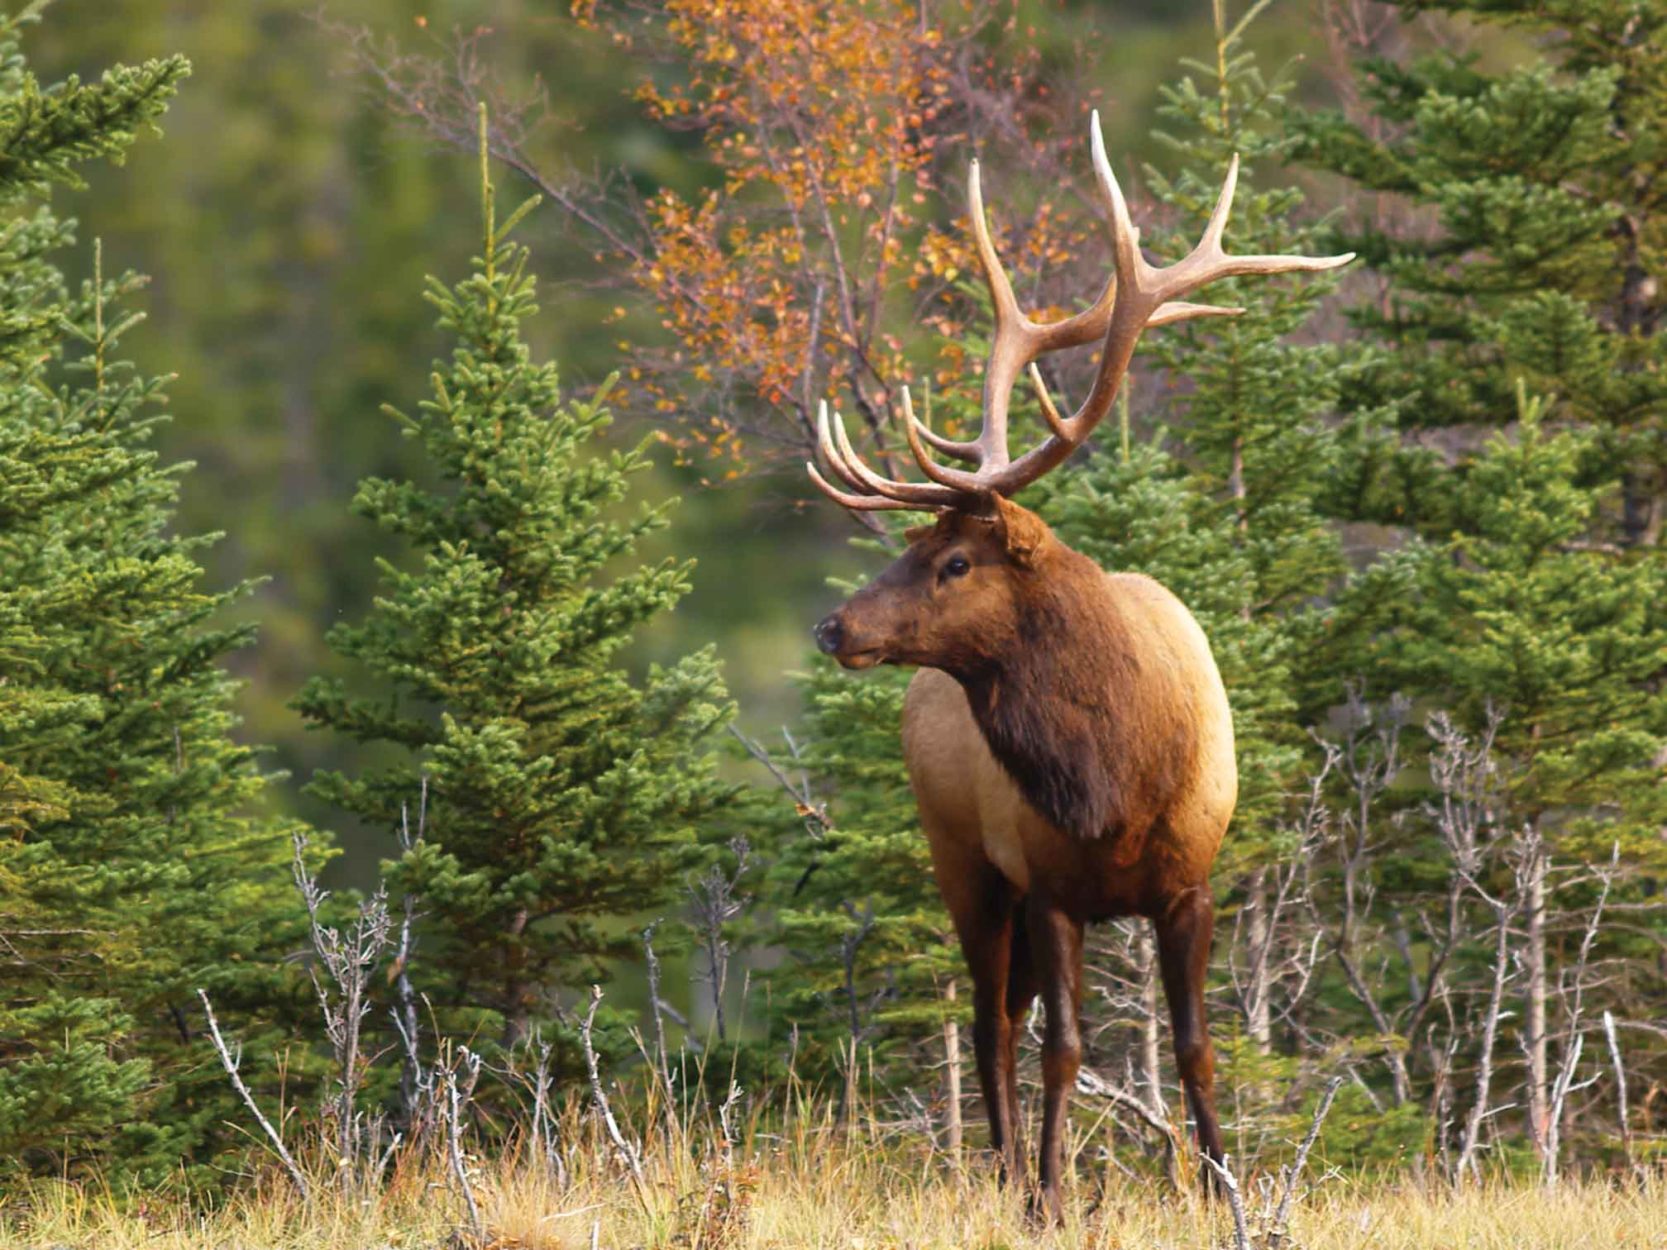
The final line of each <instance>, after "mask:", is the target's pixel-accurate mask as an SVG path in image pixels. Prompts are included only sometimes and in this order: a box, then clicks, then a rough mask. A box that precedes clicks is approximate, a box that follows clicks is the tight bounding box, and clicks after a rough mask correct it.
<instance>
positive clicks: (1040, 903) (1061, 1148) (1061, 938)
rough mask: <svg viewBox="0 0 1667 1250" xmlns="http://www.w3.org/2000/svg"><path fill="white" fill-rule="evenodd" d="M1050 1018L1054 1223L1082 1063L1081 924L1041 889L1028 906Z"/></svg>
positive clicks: (1048, 1170)
mask: <svg viewBox="0 0 1667 1250" xmlns="http://www.w3.org/2000/svg"><path fill="white" fill-rule="evenodd" d="M1025 927H1026V930H1027V936H1028V938H1029V942H1030V951H1031V957H1032V958H1033V959H1034V961H1035V964H1036V970H1037V973H1038V980H1039V982H1040V986H1041V993H1042V1005H1043V1007H1044V1009H1045V1010H1046V1013H1047V1018H1046V1021H1045V1024H1044V1028H1043V1032H1042V1148H1041V1156H1040V1165H1039V1171H1040V1174H1041V1184H1042V1192H1041V1206H1042V1210H1043V1212H1044V1213H1045V1214H1046V1215H1047V1216H1048V1217H1049V1218H1051V1219H1052V1220H1053V1221H1054V1222H1056V1223H1057V1222H1059V1221H1060V1220H1061V1219H1062V1218H1063V1214H1064V1206H1063V1203H1062V1201H1061V1199H1060V1181H1061V1178H1062V1173H1063V1170H1064V1155H1065V1115H1066V1112H1067V1111H1068V1110H1069V1107H1070V1097H1071V1090H1072V1089H1073V1088H1075V1086H1076V1083H1077V1069H1078V1068H1079V1067H1080V1066H1081V1065H1082V1030H1081V1026H1080V1022H1079V1017H1080V1013H1081V1010H1082V925H1081V923H1079V922H1078V921H1076V920H1073V919H1072V918H1071V917H1070V916H1068V915H1067V914H1066V913H1065V912H1064V911H1062V910H1061V909H1060V908H1059V907H1058V906H1056V905H1055V904H1054V903H1052V902H1051V901H1050V900H1049V899H1047V898H1046V897H1045V896H1044V895H1043V894H1041V892H1040V891H1038V892H1036V893H1033V894H1032V895H1031V896H1030V898H1029V901H1028V906H1027V908H1026V911H1025Z"/></svg>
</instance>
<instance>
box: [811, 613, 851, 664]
mask: <svg viewBox="0 0 1667 1250" xmlns="http://www.w3.org/2000/svg"><path fill="white" fill-rule="evenodd" d="M810 632H811V634H812V636H813V637H815V639H816V646H817V648H818V649H819V650H820V651H821V652H822V654H823V655H834V654H835V653H837V652H838V651H839V644H840V643H841V642H843V641H844V640H845V628H844V626H842V625H841V624H840V623H839V614H838V613H835V614H834V615H833V616H828V617H823V618H822V620H821V621H819V622H818V623H817V626H816V628H815V629H813V630H811V631H810Z"/></svg>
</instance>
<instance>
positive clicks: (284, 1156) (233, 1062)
mask: <svg viewBox="0 0 1667 1250" xmlns="http://www.w3.org/2000/svg"><path fill="white" fill-rule="evenodd" d="M197 997H198V998H200V999H202V1000H203V1014H204V1015H206V1016H207V1017H208V1035H209V1037H210V1038H212V1039H213V1041H214V1049H215V1052H216V1053H217V1054H218V1055H219V1056H220V1066H221V1067H223V1068H225V1070H226V1075H227V1076H228V1077H230V1078H231V1083H232V1088H233V1089H235V1090H236V1091H237V1096H238V1097H239V1098H241V1099H242V1100H243V1105H244V1106H245V1107H247V1108H249V1114H250V1115H252V1116H254V1117H255V1123H257V1124H259V1125H260V1126H261V1129H262V1131H264V1132H265V1133H266V1136H267V1137H268V1138H269V1139H270V1140H271V1142H272V1146H273V1149H275V1150H276V1151H277V1152H278V1158H279V1159H280V1160H281V1161H282V1163H283V1165H284V1170H285V1171H286V1172H288V1173H289V1179H290V1180H291V1181H292V1182H294V1184H295V1188H296V1190H297V1191H299V1193H300V1194H301V1198H302V1200H303V1201H306V1200H308V1199H310V1198H311V1197H312V1189H311V1188H310V1187H309V1186H308V1184H307V1178H306V1176H305V1175H303V1174H302V1172H301V1169H300V1168H299V1167H297V1166H296V1163H295V1159H294V1157H293V1156H292V1155H291V1154H290V1153H289V1147H287V1146H285V1145H284V1139H283V1138H282V1137H280V1136H279V1135H278V1130H277V1129H275V1128H273V1127H272V1121H271V1120H268V1119H267V1118H266V1116H265V1115H264V1114H262V1112H261V1109H260V1106H259V1105H258V1104H257V1103H256V1102H255V1096H254V1095H253V1094H251V1093H250V1092H249V1087H248V1086H247V1085H245V1084H244V1083H243V1076H242V1074H241V1073H240V1072H239V1071H238V1066H239V1065H240V1064H241V1063H242V1059H243V1057H242V1054H241V1053H239V1054H238V1055H237V1056H235V1057H234V1056H233V1055H232V1053H231V1051H230V1050H228V1049H227V1047H226V1039H225V1038H223V1037H221V1036H220V1022H219V1021H218V1020H216V1019H215V1018H214V1008H213V1007H212V1006H211V1005H210V1004H209V1001H208V991H207V990H204V989H199V990H198V991H197Z"/></svg>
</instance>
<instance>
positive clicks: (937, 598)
mask: <svg viewBox="0 0 1667 1250" xmlns="http://www.w3.org/2000/svg"><path fill="white" fill-rule="evenodd" d="M1090 139H1091V147H1092V151H1093V160H1094V173H1095V177H1096V182H1097V184H1098V187H1099V192H1100V199H1101V202H1102V206H1103V207H1104V209H1105V215H1106V227H1107V230H1108V232H1109V234H1110V236H1111V251H1112V274H1111V277H1110V279H1109V280H1108V281H1107V283H1106V285H1105V289H1104V290H1103V291H1102V292H1101V293H1100V297H1099V299H1097V300H1096V301H1095V302H1094V304H1093V306H1092V307H1091V308H1088V309H1086V310H1084V311H1083V312H1080V313H1077V314H1076V315H1075V316H1073V317H1068V318H1066V319H1065V320H1063V321H1054V322H1048V323H1038V322H1035V321H1032V320H1031V319H1030V318H1029V317H1027V316H1026V315H1025V314H1024V313H1023V312H1022V311H1021V310H1020V308H1019V306H1018V301H1017V300H1016V299H1015V298H1014V295H1013V286H1012V283H1011V282H1009V281H1008V278H1007V274H1006V272H1005V271H1004V270H1003V269H1002V267H1001V260H1000V258H999V257H998V256H997V255H996V250H995V244H994V243H993V242H992V241H991V238H990V230H989V225H988V223H987V221H986V220H985V215H984V196H983V191H982V188H981V186H980V183H979V176H978V162H977V161H974V162H973V163H972V168H971V171H970V173H969V175H968V180H967V182H968V185H967V201H968V209H969V213H970V216H971V218H972V230H973V240H974V243H975V245H976V249H977V252H978V260H979V265H980V268H981V269H982V270H983V273H984V281H985V283H986V285H987V286H988V287H989V291H990V301H991V304H992V306H993V307H994V310H995V332H994V334H993V335H992V337H991V343H990V353H989V358H988V360H987V362H986V365H985V370H984V395H983V428H982V429H981V431H980V432H979V434H978V437H977V438H975V439H973V440H971V441H968V442H961V441H957V440H954V439H949V438H945V437H943V436H942V435H939V434H936V433H934V432H933V431H932V430H931V429H930V428H928V427H927V426H926V424H925V423H924V422H922V421H920V420H919V419H917V418H916V416H915V413H914V407H913V405H912V403H911V402H910V399H909V391H908V388H907V387H905V388H903V392H902V401H903V405H902V406H903V431H904V435H905V437H906V438H907V439H908V444H909V450H910V452H911V453H913V456H914V459H915V462H916V463H917V464H918V465H919V466H920V470H921V472H922V473H923V474H924V475H925V477H926V478H927V480H926V481H924V482H907V481H901V480H898V479H894V478H888V477H884V476H882V475H880V474H878V473H875V472H874V471H873V470H872V469H870V468H869V467H868V466H867V465H865V464H864V463H863V462H862V459H861V457H859V456H858V455H857V453H856V451H855V450H854V449H853V447H852V445H851V441H850V437H849V436H848V435H847V433H846V430H845V423H844V421H843V420H842V419H841V418H840V417H839V416H838V414H837V413H836V414H834V416H833V419H832V421H830V420H829V414H828V406H827V404H826V403H823V404H822V405H821V407H820V409H819V411H818V413H817V446H818V449H819V450H820V452H821V454H822V458H823V459H824V460H825V461H826V463H827V466H828V468H829V469H830V470H831V471H832V474H833V476H834V477H835V478H836V479H838V481H839V482H840V483H841V484H842V486H843V489H842V488H841V487H840V486H835V485H834V484H832V483H830V482H829V481H828V480H827V478H825V477H824V476H823V475H822V473H821V472H820V471H819V470H818V469H817V467H816V466H815V465H814V464H807V465H806V466H805V467H806V468H807V469H808V470H809V472H810V476H811V479H812V480H813V481H814V482H815V483H816V485H817V486H818V487H819V488H820V489H821V490H822V492H823V493H824V494H826V495H827V496H828V497H829V498H831V499H833V500H834V501H835V502H836V503H839V504H842V505H844V506H845V507H847V508H851V509H854V510H858V511H865V512H866V511H879V510H896V509H901V510H911V511H921V512H935V513H937V514H938V520H937V523H936V524H935V525H931V526H923V527H921V528H918V529H913V530H910V531H908V534H907V538H908V540H909V547H908V550H907V551H905V552H904V553H903V555H902V556H901V557H900V558H899V559H898V560H897V561H896V563H894V564H893V565H892V566H891V567H890V568H888V569H887V570H886V571H885V572H884V573H882V574H881V575H880V576H879V577H878V578H876V579H875V580H874V582H872V583H871V584H870V585H869V586H868V587H866V588H865V589H864V590H862V591H861V592H860V593H858V594H857V595H855V596H854V597H853V598H852V599H851V600H850V601H849V602H848V603H847V604H845V606H844V607H842V608H840V609H839V610H838V611H837V612H835V613H833V614H832V615H831V616H829V617H828V618H827V619H825V620H823V621H822V622H821V623H820V624H819V625H817V627H816V630H815V634H816V641H817V644H818V645H819V646H820V647H821V649H822V650H823V651H824V652H826V653H827V654H829V655H832V656H833V657H834V658H835V659H837V660H838V661H839V662H840V663H841V664H843V665H844V666H845V667H847V668H868V667H870V666H872V665H874V664H880V663H898V664H918V665H925V666H929V667H932V668H942V669H944V670H946V671H949V672H956V671H958V670H964V669H965V668H966V667H967V666H969V665H974V666H975V665H976V664H977V663H978V662H979V661H980V660H982V659H986V658H988V657H989V656H991V655H992V654H995V653H999V648H1001V647H1002V646H1004V645H1010V644H1011V642H1012V641H1013V640H1014V637H1015V632H1016V629H1017V624H1018V620H1019V604H1020V601H1021V598H1022V595H1021V592H1022V591H1024V590H1025V589H1026V588H1027V587H1034V585H1035V583H1036V581H1037V579H1038V578H1040V577H1041V576H1043V575H1045V573H1046V570H1047V568H1048V567H1049V564H1050V560H1051V558H1052V557H1054V556H1056V555H1057V552H1058V550H1060V549H1061V547H1060V544H1059V543H1058V542H1057V541H1056V540H1054V538H1053V536H1052V534H1051V533H1050V532H1049V530H1048V527H1047V526H1046V524H1044V523H1043V521H1042V520H1041V519H1040V518H1039V517H1037V516H1036V515H1035V514H1034V513H1032V512H1030V511H1028V510H1027V509H1025V508H1023V507H1020V506H1019V505H1018V504H1015V503H1013V502H1012V501H1011V499H1010V496H1012V495H1013V494H1015V493H1017V492H1018V491H1019V490H1020V489H1021V488H1023V487H1025V486H1027V485H1029V484H1030V483H1031V482H1034V481H1035V480H1036V479H1037V478H1039V477H1041V476H1042V475H1043V474H1044V473H1046V472H1048V471H1049V470H1050V469H1053V468H1055V467H1056V466H1058V465H1060V464H1062V463H1063V462H1064V461H1065V460H1066V459H1068V458H1069V457H1070V455H1071V453H1072V452H1074V451H1076V449H1077V448H1078V447H1080V446H1082V444H1083V442H1084V441H1085V440H1086V439H1087V438H1088V436H1089V434H1090V433H1092V432H1093V430H1094V428H1095V427H1096V426H1097V425H1099V423H1100V422H1101V421H1102V420H1103V419H1104V418H1105V416H1106V414H1107V413H1108V412H1110V411H1111V407H1112V403H1113V401H1114V400H1115V399H1116V396H1117V391H1118V388H1119V387H1120V386H1121V385H1122V383H1123V379H1124V376H1125V375H1126V374H1127V373H1128V370H1129V364H1130V361H1131V360H1132V359H1133V357H1134V350H1135V345H1136V343H1138V342H1139V340H1140V335H1141V333H1142V331H1144V330H1145V329H1146V328H1147V327H1148V326H1161V325H1169V324H1171V323H1173V322H1177V321H1189V320H1192V319H1193V318H1197V317H1228V316H1234V315H1236V314H1238V313H1240V312H1242V311H1243V310H1242V309H1238V308H1224V307H1221V306H1218V305H1214V304H1192V303H1187V302H1185V301H1184V299H1183V298H1182V297H1184V296H1186V295H1189V294H1191V293H1192V292H1194V291H1196V290H1197V289H1198V288H1200V287H1202V286H1205V285H1207V284H1209V283H1211V282H1214V281H1217V280H1218V279H1221V278H1231V277H1237V276H1241V275H1247V274H1275V273H1290V272H1293V271H1298V270H1321V269H1335V268H1337V267H1338V266H1340V265H1344V264H1347V263H1348V262H1349V261H1350V260H1352V259H1354V256H1353V253H1348V254H1346V255H1342V256H1329V257H1310V256H1230V255H1228V254H1227V252H1226V251H1225V250H1223V248H1222V241H1221V240H1222V233H1223V231H1224V230H1225V229H1226V227H1227V216H1228V213H1229V211H1230V210H1231V208H1232V204H1233V191H1234V187H1235V185H1236V184H1237V182H1238V175H1239V160H1238V157H1237V156H1235V157H1234V158H1233V160H1232V162H1231V163H1230V164H1229V166H1228V169H1227V177H1226V179H1225V181H1224V182H1223V184H1222V188H1221V195H1220V197H1219V198H1218V199H1217V201H1216V206H1215V211H1214V212H1212V213H1211V214H1210V220H1209V223H1208V224H1207V225H1206V226H1205V228H1204V234H1203V236H1202V238H1200V239H1199V241H1198V244H1197V246H1196V247H1194V248H1193V249H1192V251H1191V252H1189V253H1188V254H1187V255H1186V256H1185V257H1183V258H1182V259H1181V260H1179V261H1177V262H1176V263H1174V264H1173V265H1166V266H1162V267H1159V266H1154V265H1152V264H1150V263H1148V262H1147V260H1146V258H1145V257H1144V256H1142V255H1141V252H1140V231H1139V229H1137V228H1136V226H1135V225H1134V223H1133V221H1131V220H1130V217H1129V206H1128V203H1127V202H1126V201H1125V200H1124V198H1123V192H1122V189H1121V188H1120V187H1119V186H1118V185H1117V178H1116V176H1115V175H1114V174H1113V173H1112V172H1111V163H1110V162H1109V161H1108V160H1107V159H1106V150H1105V140H1104V138H1103V137H1102V135H1101V133H1100V116H1099V113H1098V112H1096V113H1095V114H1094V116H1093V119H1092V122H1091V124H1090ZM1096 341H1098V342H1099V343H1100V344H1101V349H1100V363H1099V370H1098V372H1097V373H1096V375H1095V378H1094V382H1093V385H1092V386H1091V387H1090V388H1089V392H1088V394H1087V396H1086V397H1085V398H1084V399H1083V401H1082V406H1081V407H1079V408H1078V409H1077V410H1076V411H1075V412H1073V413H1071V414H1070V415H1069V416H1065V415H1063V414H1062V413H1061V412H1060V411H1059V409H1058V408H1057V407H1056V406H1055V404H1054V402H1053V399H1052V397H1051V396H1050V395H1049V394H1048V390H1047V387H1046V385H1045V384H1044V382H1043V381H1042V376H1041V374H1040V373H1039V372H1038V371H1037V369H1036V365H1035V362H1036V361H1037V360H1038V359H1040V358H1041V357H1042V356H1045V355H1048V354H1051V353H1053V352H1057V351H1063V350H1066V349H1068V348H1072V347H1082V346H1085V345H1087V344H1089V343H1093V342H1096ZM1025 370H1028V373H1029V376H1030V381H1031V384H1032V386H1033V387H1034V388H1035V390H1036V396H1037V400H1038V402H1039V404H1040V407H1041V412H1042V418H1043V420H1044V421H1045V422H1046V423H1047V426H1048V430H1049V433H1048V436H1047V438H1046V439H1045V440H1043V441H1042V442H1041V443H1039V444H1038V445H1037V446H1035V447H1033V448H1031V449H1030V450H1029V451H1027V452H1025V453H1024V454H1023V455H1021V456H1020V457H1019V458H1018V459H1017V460H1013V459H1011V458H1010V455H1009V451H1008V446H1007V413H1008V403H1009V400H1010V397H1011V395H1012V390H1013V386H1014V384H1015V383H1016V382H1017V381H1018V376H1019V373H1020V372H1021V371H1025ZM933 451H936V452H938V453H939V454H940V455H943V456H946V457H948V458H950V459H952V460H957V461H960V462H961V464H963V465H966V466H968V467H966V468H960V467H956V466H952V465H947V464H942V463H939V462H938V461H937V460H935V459H934V458H933V457H932V454H931V453H932V452H933Z"/></svg>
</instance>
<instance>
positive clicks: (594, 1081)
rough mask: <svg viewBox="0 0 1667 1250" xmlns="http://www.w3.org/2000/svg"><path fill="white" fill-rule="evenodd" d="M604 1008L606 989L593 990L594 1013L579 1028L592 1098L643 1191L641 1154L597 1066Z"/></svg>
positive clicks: (594, 986)
mask: <svg viewBox="0 0 1667 1250" xmlns="http://www.w3.org/2000/svg"><path fill="white" fill-rule="evenodd" d="M601 1005H602V987H601V986H600V985H593V986H591V987H590V1010H589V1011H587V1012H586V1013H585V1019H584V1023H583V1024H581V1025H580V1026H579V1042H580V1044H581V1045H582V1046H583V1048H584V1052H585V1068H586V1070H587V1071H588V1072H589V1074H590V1096H591V1098H592V1099H593V1100H594V1101H595V1103H596V1113H597V1114H598V1115H600V1116H601V1117H602V1123H603V1124H604V1125H605V1126H606V1127H607V1130H608V1136H609V1138H611V1139H612V1141H613V1143H614V1148H615V1149H616V1150H618V1151H619V1154H620V1157H621V1158H622V1159H624V1160H625V1164H626V1166H627V1167H629V1168H630V1169H631V1175H632V1177H633V1178H634V1179H635V1180H636V1182H637V1186H638V1188H639V1189H641V1187H642V1186H643V1184H644V1181H643V1174H642V1161H641V1160H640V1159H638V1158H637V1152H636V1150H635V1149H634V1148H633V1147H632V1145H631V1143H630V1142H629V1141H627V1140H626V1137H625V1134H624V1133H622V1132H621V1131H620V1128H619V1121H618V1120H616V1119H614V1113H613V1108H612V1107H610V1106H609V1105H608V1095H607V1092H606V1091H605V1090H603V1088H602V1067H601V1064H600V1063H598V1062H597V1058H596V1047H595V1046H594V1045H593V1044H592V1042H591V1028H592V1026H593V1025H594V1024H595V1022H596V1009H597V1008H598V1007H600V1006H601Z"/></svg>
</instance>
